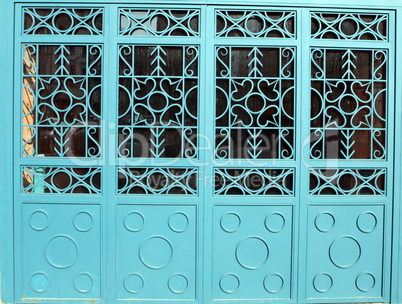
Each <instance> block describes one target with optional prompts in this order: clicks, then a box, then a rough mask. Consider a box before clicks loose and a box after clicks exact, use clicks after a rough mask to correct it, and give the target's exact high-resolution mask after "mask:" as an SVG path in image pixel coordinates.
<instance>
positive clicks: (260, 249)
mask: <svg viewBox="0 0 402 304" xmlns="http://www.w3.org/2000/svg"><path fill="white" fill-rule="evenodd" d="M268 256H269V248H268V245H267V243H265V241H264V240H263V239H261V238H259V237H248V238H246V239H244V240H242V241H241V242H240V243H239V244H238V245H237V247H236V259H237V262H238V263H239V264H240V265H241V266H242V267H244V268H246V269H258V268H261V267H262V266H264V264H265V262H266V261H267V260H268Z"/></svg>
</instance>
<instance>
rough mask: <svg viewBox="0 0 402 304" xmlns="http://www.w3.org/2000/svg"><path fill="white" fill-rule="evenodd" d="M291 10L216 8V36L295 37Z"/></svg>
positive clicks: (293, 13)
mask: <svg viewBox="0 0 402 304" xmlns="http://www.w3.org/2000/svg"><path fill="white" fill-rule="evenodd" d="M295 18H296V13H295V12H293V11H264V10H216V37H253V38H262V37H263V38H296V33H295V32H296V31H295V24H296V22H295V21H296V20H295Z"/></svg>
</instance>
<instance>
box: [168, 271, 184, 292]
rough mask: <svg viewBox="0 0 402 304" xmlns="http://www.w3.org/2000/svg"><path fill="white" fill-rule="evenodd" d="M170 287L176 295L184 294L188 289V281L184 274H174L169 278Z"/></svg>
mask: <svg viewBox="0 0 402 304" xmlns="http://www.w3.org/2000/svg"><path fill="white" fill-rule="evenodd" d="M168 287H169V290H170V291H171V292H173V293H175V294H180V293H184V292H185V291H186V290H187V288H188V279H187V278H186V276H185V275H183V274H174V275H172V276H171V277H170V278H169V281H168Z"/></svg>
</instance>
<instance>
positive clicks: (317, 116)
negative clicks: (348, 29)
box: [310, 49, 388, 159]
mask: <svg viewBox="0 0 402 304" xmlns="http://www.w3.org/2000/svg"><path fill="white" fill-rule="evenodd" d="M311 56H312V65H311V67H312V82H311V123H310V126H311V135H310V138H311V151H310V156H311V158H313V159H326V158H339V159H386V136H387V59H388V56H387V51H386V50H359V49H313V50H312V52H311Z"/></svg>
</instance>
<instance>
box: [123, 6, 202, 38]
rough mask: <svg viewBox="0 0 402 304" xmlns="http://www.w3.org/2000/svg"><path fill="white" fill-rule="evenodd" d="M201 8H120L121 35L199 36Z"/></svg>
mask: <svg viewBox="0 0 402 304" xmlns="http://www.w3.org/2000/svg"><path fill="white" fill-rule="evenodd" d="M199 23H200V10H199V9H185V10H184V9H139V8H136V9H128V8H123V9H120V30H119V35H122V36H125V35H135V36H157V37H161V36H162V37H163V36H184V37H198V36H199V35H200V33H199V27H200V25H199Z"/></svg>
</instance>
